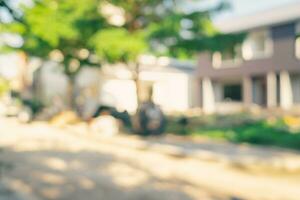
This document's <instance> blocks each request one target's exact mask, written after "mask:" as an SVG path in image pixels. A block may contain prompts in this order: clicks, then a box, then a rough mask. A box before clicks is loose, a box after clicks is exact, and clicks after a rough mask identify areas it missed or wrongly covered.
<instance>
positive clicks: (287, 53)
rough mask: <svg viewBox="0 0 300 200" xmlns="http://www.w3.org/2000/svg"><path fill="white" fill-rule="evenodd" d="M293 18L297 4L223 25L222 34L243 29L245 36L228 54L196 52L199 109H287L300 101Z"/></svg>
mask: <svg viewBox="0 0 300 200" xmlns="http://www.w3.org/2000/svg"><path fill="white" fill-rule="evenodd" d="M299 19H300V4H299V3H297V4H293V5H289V6H287V7H286V8H277V9H273V10H270V11H266V12H263V13H257V14H256V15H254V16H247V17H246V18H240V19H237V20H236V21H233V22H230V23H231V24H230V23H229V25H228V24H225V25H223V30H225V31H224V32H226V33H237V32H244V33H246V38H245V40H244V41H243V42H242V44H239V45H236V46H235V47H233V49H232V51H230V52H225V51H224V52H215V53H202V54H200V56H199V62H198V72H197V74H198V84H199V85H200V95H201V98H200V99H201V101H200V102H199V105H200V106H201V107H202V109H203V111H204V112H205V113H214V112H232V111H240V110H243V109H245V108H246V109H247V108H250V107H251V106H260V107H266V108H276V107H278V108H282V109H283V110H290V109H293V108H295V107H297V106H298V105H300V37H299V36H300V20H299ZM220 29H221V30H222V27H221V28H220Z"/></svg>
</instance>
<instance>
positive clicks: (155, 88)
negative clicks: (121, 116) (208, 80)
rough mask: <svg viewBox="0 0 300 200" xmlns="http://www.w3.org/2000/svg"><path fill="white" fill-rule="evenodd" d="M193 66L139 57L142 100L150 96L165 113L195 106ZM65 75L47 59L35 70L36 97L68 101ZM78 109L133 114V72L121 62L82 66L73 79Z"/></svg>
mask: <svg viewBox="0 0 300 200" xmlns="http://www.w3.org/2000/svg"><path fill="white" fill-rule="evenodd" d="M195 69H196V66H195V64H194V63H190V62H179V61H176V60H172V59H168V58H155V57H151V56H149V57H148V58H147V56H145V57H144V59H141V65H140V73H139V79H140V94H141V98H142V100H146V99H147V98H149V95H152V99H153V101H154V102H155V103H156V104H158V105H160V106H161V107H162V109H163V110H164V111H165V112H184V111H186V110H188V109H191V108H194V107H196V106H197V105H196V103H197V102H198V100H196V98H197V96H199V95H196V93H195V91H197V90H198V89H196V88H195V87H196V86H197V85H196V84H195V83H196V76H195ZM68 86H69V83H68V78H67V77H66V75H64V73H63V72H62V67H60V66H59V65H58V64H57V63H55V62H52V61H48V62H44V63H43V66H42V67H40V68H38V69H37V70H36V71H35V73H34V83H33V88H34V91H35V96H36V97H38V98H39V99H41V100H42V101H43V102H44V103H46V105H49V106H56V104H57V105H58V104H60V106H61V104H64V105H67V104H68V99H70V92H69V91H68ZM74 89H75V96H74V98H76V103H77V105H78V108H79V110H78V111H79V112H80V113H81V115H82V116H83V117H84V118H88V117H89V116H91V115H92V114H93V112H95V110H96V109H97V107H98V106H99V105H104V106H111V107H115V108H116V109H118V110H119V111H125V110H126V111H128V112H129V113H134V112H135V111H136V109H137V107H138V103H137V93H136V90H137V89H136V84H135V81H134V76H133V72H132V71H131V70H130V69H129V68H128V66H126V65H124V64H116V65H104V66H102V67H101V68H90V67H84V68H82V69H81V71H80V72H79V73H78V75H77V76H76V79H75V86H74Z"/></svg>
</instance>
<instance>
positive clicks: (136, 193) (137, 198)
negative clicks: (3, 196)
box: [0, 148, 237, 200]
mask: <svg viewBox="0 0 300 200" xmlns="http://www.w3.org/2000/svg"><path fill="white" fill-rule="evenodd" d="M0 159H1V160H3V161H5V162H13V165H14V168H13V169H12V170H11V171H8V172H7V173H6V174H5V178H8V179H9V180H10V184H11V186H12V187H13V188H14V189H16V190H18V191H21V192H22V193H27V194H31V195H33V196H35V197H36V198H37V199H43V200H44V199H45V200H52V199H56V200H84V199H88V200H94V199H95V200H96V199H97V200H99V199H103V200H169V199H170V200H193V199H237V198H220V196H215V195H213V194H210V193H209V192H207V191H205V190H203V192H201V189H199V188H195V187H193V186H192V185H189V184H188V183H186V182H183V181H180V180H176V179H174V180H164V179H159V178H157V177H154V176H152V175H151V174H150V173H149V172H148V171H147V170H145V169H142V168H141V167H139V166H137V165H135V164H134V163H131V162H129V161H124V160H122V161H121V160H118V159H117V158H115V157H112V156H111V155H106V154H103V153H98V152H90V151H78V152H66V151H45V150H43V151H17V150H14V149H10V148H7V149H5V150H4V151H3V152H2V153H1V154H0ZM158 164H159V163H158ZM193 192H195V193H196V194H197V196H196V195H194V196H192V195H190V194H192V193H193ZM201 195H202V196H201Z"/></svg>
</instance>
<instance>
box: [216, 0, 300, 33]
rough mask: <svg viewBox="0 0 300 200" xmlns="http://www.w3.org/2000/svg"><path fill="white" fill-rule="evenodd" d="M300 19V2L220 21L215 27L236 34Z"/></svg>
mask: <svg viewBox="0 0 300 200" xmlns="http://www.w3.org/2000/svg"><path fill="white" fill-rule="evenodd" d="M299 19H300V2H296V3H290V4H287V5H284V6H280V7H275V8H272V9H268V10H264V11H260V12H257V13H255V14H251V15H246V16H241V17H236V18H234V19H230V20H219V21H217V22H215V26H216V27H217V28H218V29H219V30H220V31H221V32H223V33H235V32H242V31H247V30H250V29H255V28H259V27H265V26H271V25H278V24H284V23H287V22H291V21H297V20H299Z"/></svg>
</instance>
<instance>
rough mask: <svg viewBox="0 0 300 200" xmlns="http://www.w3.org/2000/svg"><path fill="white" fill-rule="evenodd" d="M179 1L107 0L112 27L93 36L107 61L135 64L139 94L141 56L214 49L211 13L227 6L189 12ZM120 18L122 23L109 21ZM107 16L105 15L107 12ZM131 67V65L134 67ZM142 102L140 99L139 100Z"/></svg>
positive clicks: (183, 55)
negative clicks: (139, 60) (139, 59)
mask: <svg viewBox="0 0 300 200" xmlns="http://www.w3.org/2000/svg"><path fill="white" fill-rule="evenodd" d="M178 2H179V1H177V0H111V1H109V3H108V2H105V5H106V6H107V7H110V8H111V9H110V10H111V12H110V13H106V20H107V21H108V22H107V23H108V24H110V26H111V28H109V29H105V30H102V31H100V32H99V33H98V34H96V36H95V37H94V38H93V40H92V41H93V44H94V45H95V50H96V52H97V55H98V56H99V57H100V59H101V60H102V61H104V62H108V63H118V62H122V63H125V64H126V65H128V66H134V67H133V68H134V70H133V75H134V79H135V82H136V87H137V96H138V97H139V96H140V95H139V63H138V57H139V56H140V55H141V54H143V53H149V52H150V53H154V54H156V55H166V56H172V57H176V58H187V57H188V58H191V55H192V54H194V53H196V52H198V51H200V50H204V49H209V48H212V47H211V46H212V44H211V43H212V42H208V39H207V38H211V37H213V36H214V35H216V34H217V30H216V29H215V28H214V27H213V25H212V23H211V20H210V13H211V12H216V11H219V10H221V9H223V8H224V7H225V4H223V3H221V4H217V5H216V6H215V7H212V8H207V9H206V10H201V11H193V12H187V11H184V10H183V9H181V6H180V5H179V4H178ZM114 15H115V17H118V19H119V23H117V24H116V23H110V21H112V20H111V19H112V18H113V17H114ZM104 16H105V15H104ZM131 68H132V67H131ZM138 102H139V99H138Z"/></svg>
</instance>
